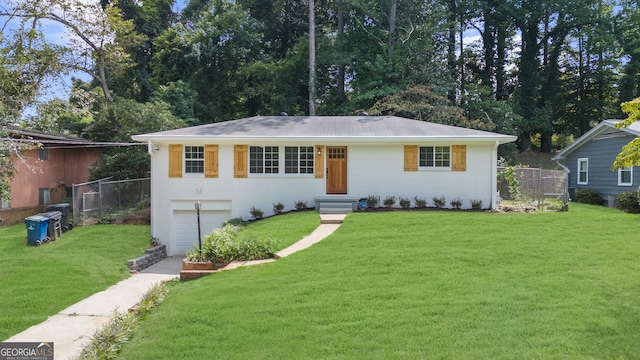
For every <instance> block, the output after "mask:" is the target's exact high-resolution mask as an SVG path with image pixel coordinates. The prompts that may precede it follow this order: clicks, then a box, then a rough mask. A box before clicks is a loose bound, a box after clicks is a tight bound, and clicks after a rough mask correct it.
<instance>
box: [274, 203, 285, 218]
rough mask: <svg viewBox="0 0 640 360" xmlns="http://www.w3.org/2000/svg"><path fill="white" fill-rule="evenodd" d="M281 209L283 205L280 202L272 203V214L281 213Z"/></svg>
mask: <svg viewBox="0 0 640 360" xmlns="http://www.w3.org/2000/svg"><path fill="white" fill-rule="evenodd" d="M282 210H284V205H282V203H281V202H279V203H276V204H273V213H274V214H276V215H277V214H280V213H282Z"/></svg>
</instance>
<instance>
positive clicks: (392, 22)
mask: <svg viewBox="0 0 640 360" xmlns="http://www.w3.org/2000/svg"><path fill="white" fill-rule="evenodd" d="M397 11H398V0H391V9H390V10H389V55H391V54H392V53H393V44H394V36H395V32H396V13H397Z"/></svg>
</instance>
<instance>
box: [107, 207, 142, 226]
mask: <svg viewBox="0 0 640 360" xmlns="http://www.w3.org/2000/svg"><path fill="white" fill-rule="evenodd" d="M116 223H121V224H127V225H149V224H151V209H150V208H146V209H140V210H134V211H132V212H129V213H126V214H124V215H123V216H122V218H121V219H120V221H116Z"/></svg>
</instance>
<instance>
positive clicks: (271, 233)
mask: <svg viewBox="0 0 640 360" xmlns="http://www.w3.org/2000/svg"><path fill="white" fill-rule="evenodd" d="M318 225H320V218H319V217H318V213H317V212H315V211H294V212H290V213H286V214H282V215H278V216H271V217H268V218H265V219H262V220H259V221H255V222H251V223H250V224H248V225H247V226H245V227H244V228H243V230H242V233H243V238H260V237H264V236H267V237H270V238H272V239H274V240H275V241H276V242H277V247H278V250H282V249H284V248H286V247H288V246H289V245H292V244H294V243H295V242H297V241H298V240H300V239H302V237H303V236H305V235H308V234H310V233H311V232H313V230H315V229H316V228H317V227H318Z"/></svg>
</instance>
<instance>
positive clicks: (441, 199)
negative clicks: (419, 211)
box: [432, 196, 447, 209]
mask: <svg viewBox="0 0 640 360" xmlns="http://www.w3.org/2000/svg"><path fill="white" fill-rule="evenodd" d="M432 200H433V204H434V205H435V206H436V207H437V208H438V209H439V208H441V207H443V206H444V205H445V204H446V203H447V201H446V199H445V198H444V196H440V197H437V196H434V197H433V199H432Z"/></svg>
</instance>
